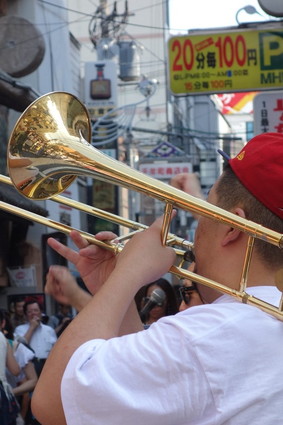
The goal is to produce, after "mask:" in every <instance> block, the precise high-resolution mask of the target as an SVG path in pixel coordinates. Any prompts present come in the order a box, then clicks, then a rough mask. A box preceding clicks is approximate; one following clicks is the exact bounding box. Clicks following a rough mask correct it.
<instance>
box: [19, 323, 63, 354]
mask: <svg viewBox="0 0 283 425" xmlns="http://www.w3.org/2000/svg"><path fill="white" fill-rule="evenodd" d="M29 326H30V325H29V323H25V324H24V325H19V326H17V327H16V329H15V337H17V336H24V335H25V334H26V333H27V331H28V329H29ZM56 341H57V336H56V333H55V331H54V329H53V328H51V327H50V326H47V325H44V324H43V323H41V324H40V325H39V326H38V327H37V328H36V329H35V331H34V333H33V334H32V337H31V340H30V343H29V345H30V346H31V348H32V349H33V350H34V352H35V356H36V357H38V358H39V359H47V357H48V354H49V352H50V351H51V348H52V347H53V345H54V344H55V342H56Z"/></svg>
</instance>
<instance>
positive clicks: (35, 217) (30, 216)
mask: <svg viewBox="0 0 283 425" xmlns="http://www.w3.org/2000/svg"><path fill="white" fill-rule="evenodd" d="M0 209H2V210H3V211H6V212H9V213H11V214H16V215H18V216H20V217H22V218H25V219H27V220H32V221H35V222H37V223H39V224H42V225H45V226H47V227H51V228H53V229H56V230H59V231H61V232H64V233H66V234H67V235H69V234H70V232H71V231H72V230H75V229H73V228H71V227H70V226H67V225H64V224H62V223H59V222H57V221H54V220H50V219H48V218H46V217H43V216H41V215H39V214H35V213H32V212H27V211H26V210H24V209H22V208H19V207H16V206H14V205H10V204H8V203H6V202H3V201H0ZM78 232H79V233H80V234H81V235H82V237H84V238H85V239H86V240H87V241H88V242H89V243H91V244H94V245H97V246H100V247H101V248H104V249H107V250H109V251H112V252H113V253H114V254H115V255H116V254H118V253H119V252H121V251H122V249H123V247H122V246H121V245H120V244H118V245H116V244H113V243H111V242H110V243H109V242H103V241H100V240H98V239H96V238H95V237H94V236H92V235H91V234H89V233H86V232H82V231H80V230H78ZM169 272H170V273H172V274H174V275H175V276H178V277H179V278H183V279H190V280H192V281H194V282H197V283H200V284H202V285H206V286H208V287H210V288H213V289H215V290H218V291H220V292H221V293H224V294H227V295H231V296H233V297H236V298H237V299H238V300H241V301H242V302H243V303H246V304H249V305H253V306H256V307H258V308H260V309H261V310H262V311H264V312H266V313H269V314H271V315H273V316H274V317H276V318H277V319H279V320H281V321H283V311H282V310H280V309H279V308H277V307H275V306H273V305H271V304H269V303H266V302H265V301H262V300H260V299H258V298H255V297H253V296H252V295H249V294H247V293H246V292H243V291H237V290H235V289H232V288H229V287H227V286H225V285H222V284H221V283H218V282H215V281H213V280H211V279H208V278H205V277H202V276H199V275H197V274H196V273H193V272H190V271H188V270H184V269H182V268H180V267H177V266H172V267H171V268H170V270H169Z"/></svg>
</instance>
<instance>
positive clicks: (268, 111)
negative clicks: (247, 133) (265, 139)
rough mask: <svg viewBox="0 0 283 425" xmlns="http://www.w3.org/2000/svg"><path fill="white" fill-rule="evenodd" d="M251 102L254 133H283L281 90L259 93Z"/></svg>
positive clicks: (282, 97) (282, 96)
mask: <svg viewBox="0 0 283 425" xmlns="http://www.w3.org/2000/svg"><path fill="white" fill-rule="evenodd" d="M253 103H254V134H255V135H256V134H261V133H267V132H275V133H283V92H282V91H281V92H270V93H260V94H258V95H256V96H255V98H254V102H253Z"/></svg>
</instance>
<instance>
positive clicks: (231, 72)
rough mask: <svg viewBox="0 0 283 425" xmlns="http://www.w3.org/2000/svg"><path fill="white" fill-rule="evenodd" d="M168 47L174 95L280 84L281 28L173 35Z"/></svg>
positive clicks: (282, 73) (282, 75)
mask: <svg viewBox="0 0 283 425" xmlns="http://www.w3.org/2000/svg"><path fill="white" fill-rule="evenodd" d="M168 49H169V65H168V66H169V80H170V90H171V92H172V93H173V94H175V95H184V94H204V93H206V94H207V93H229V92H237V91H251V90H253V91H260V90H268V89H269V90H270V89H278V88H281V89H282V88H283V29H281V30H277V29H265V30H253V29H245V30H241V31H238V30H234V31H231V32H223V33H212V34H202V35H189V36H176V37H172V38H171V39H170V40H169V41H168Z"/></svg>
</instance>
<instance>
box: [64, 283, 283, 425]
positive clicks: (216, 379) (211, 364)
mask: <svg viewBox="0 0 283 425" xmlns="http://www.w3.org/2000/svg"><path fill="white" fill-rule="evenodd" d="M249 293H252V294H253V295H255V296H257V297H259V298H260V299H265V300H267V301H268V302H270V303H271V304H277V305H278V302H279V296H280V294H279V291H277V289H276V288H271V287H257V288H252V289H250V290H249ZM282 359H283V323H282V322H281V321H279V320H277V319H275V318H274V317H272V316H270V315H268V314H266V313H264V312H262V311H261V310H259V309H258V308H256V307H252V306H248V305H246V304H242V303H240V302H238V301H237V300H236V299H234V298H232V297H230V296H227V295H224V296H221V297H220V298H219V299H217V300H216V301H215V302H214V303H213V304H209V305H204V306H198V307H192V308H190V309H188V310H185V311H183V312H181V313H178V314H177V315H175V316H167V317H164V318H162V319H160V320H159V321H158V322H157V323H154V324H153V325H151V327H150V328H149V329H148V330H145V331H141V332H138V333H136V334H131V335H127V336H123V337H119V338H113V339H110V340H108V341H105V340H92V341H88V342H86V343H85V344H83V345H82V346H81V347H79V348H78V349H77V350H76V352H75V353H74V354H73V356H72V357H71V359H70V361H69V364H68V365H67V368H66V371H65V374H64V376H63V380H62V386H61V394H62V402H63V407H64V412H65V415H66V419H67V424H68V425H85V424H88V425H92V424H93V425H94V424H95V425H102V424H103V425H118V424H119V425H120V424H121V425H145V424H146V425H159V424H160V425H185V424H187V425H200V424H201V425H220V424H221V425H224V424H225V425H282V417H283V384H282V379H281V377H282V376H283V360H282Z"/></svg>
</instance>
